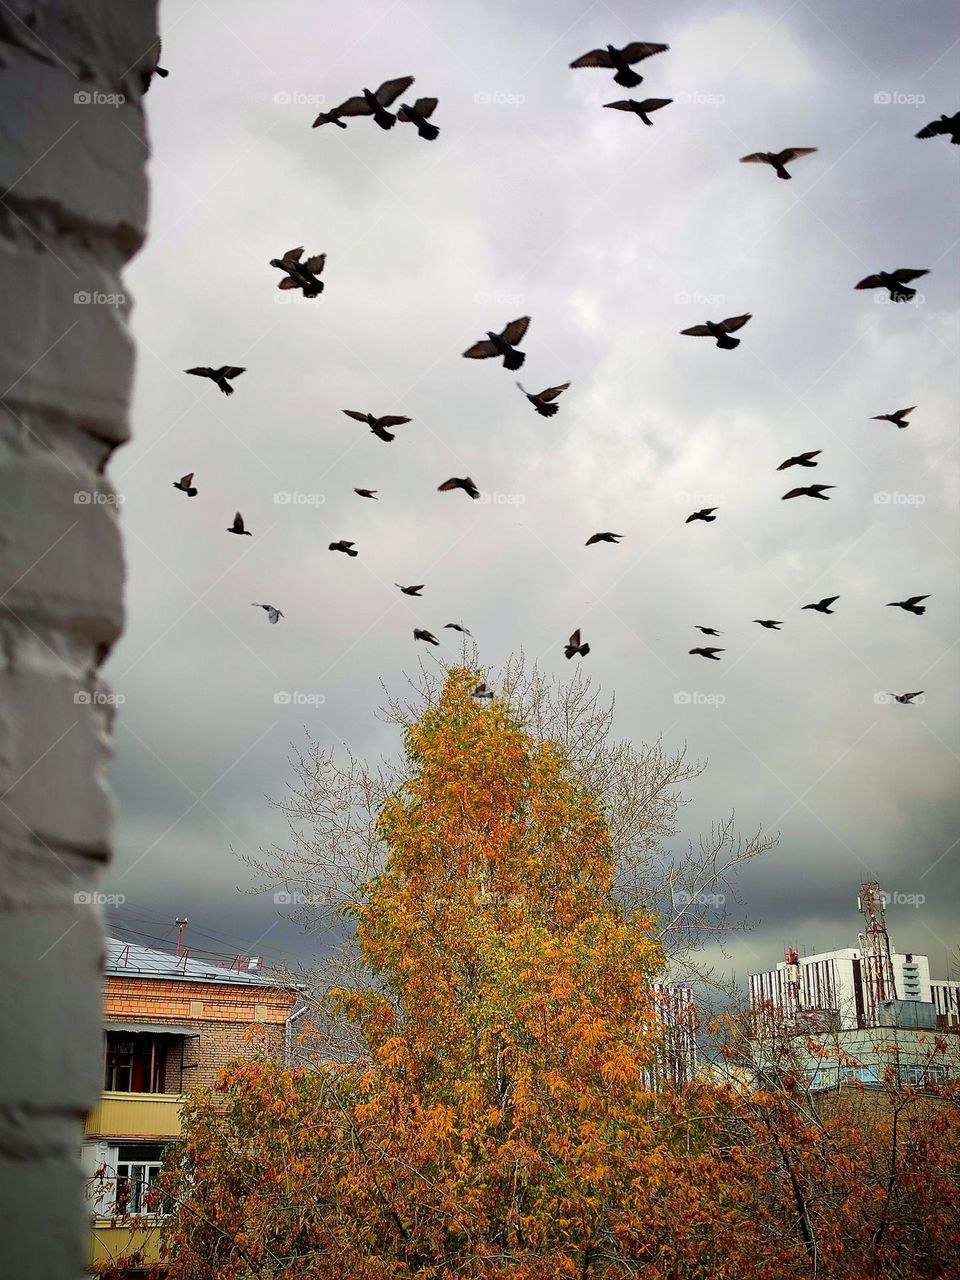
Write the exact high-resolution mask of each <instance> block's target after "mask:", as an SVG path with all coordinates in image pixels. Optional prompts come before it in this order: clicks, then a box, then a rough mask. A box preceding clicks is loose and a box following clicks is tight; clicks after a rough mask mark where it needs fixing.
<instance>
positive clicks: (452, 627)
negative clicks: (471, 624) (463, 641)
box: [443, 622, 473, 636]
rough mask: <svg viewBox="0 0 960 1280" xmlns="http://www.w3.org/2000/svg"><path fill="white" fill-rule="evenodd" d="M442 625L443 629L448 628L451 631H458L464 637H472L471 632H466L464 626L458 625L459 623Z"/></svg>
mask: <svg viewBox="0 0 960 1280" xmlns="http://www.w3.org/2000/svg"><path fill="white" fill-rule="evenodd" d="M443 625H444V628H447V627H449V628H450V630H451V631H459V632H460V633H461V634H462V635H465V636H472V635H473V632H472V631H468V630H467V628H466V627H465V626H463V625H462V623H459V622H445V623H444V624H443Z"/></svg>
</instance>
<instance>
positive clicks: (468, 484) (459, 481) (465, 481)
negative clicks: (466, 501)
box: [437, 476, 480, 498]
mask: <svg viewBox="0 0 960 1280" xmlns="http://www.w3.org/2000/svg"><path fill="white" fill-rule="evenodd" d="M452 489H462V490H463V492H464V493H467V494H469V495H470V497H471V498H479V497H480V490H479V489H478V488H477V486H476V485H475V484H474V483H473V481H472V480H471V479H470V477H469V476H451V477H450V479H449V480H444V482H443V484H438V485H437V493H449V492H450V491H451V490H452Z"/></svg>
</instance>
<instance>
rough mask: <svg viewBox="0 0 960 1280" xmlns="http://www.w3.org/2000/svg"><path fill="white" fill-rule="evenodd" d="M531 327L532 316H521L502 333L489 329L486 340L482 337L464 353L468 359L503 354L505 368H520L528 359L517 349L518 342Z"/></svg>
mask: <svg viewBox="0 0 960 1280" xmlns="http://www.w3.org/2000/svg"><path fill="white" fill-rule="evenodd" d="M529 327H530V317H529V316H521V317H520V318H519V320H511V321H510V323H509V324H508V325H507V326H506V327H505V328H504V330H503V331H502V333H492V332H491V331H490V330H489V329H488V330H487V337H486V340H484V339H481V340H480V341H479V342H475V343H474V344H473V346H472V347H468V348H467V350H466V351H465V352H464V353H463V354H464V358H465V359H467V360H489V359H490V358H491V357H494V356H503V367H504V368H505V369H519V368H520V366H521V365H522V364H523V362H524V360H526V358H527V357H526V356H525V355H524V353H523V352H522V351H517V350H516V347H517V344H518V343H520V342H522V341H523V338H524V334H525V333H526V332H527V329H528V328H529Z"/></svg>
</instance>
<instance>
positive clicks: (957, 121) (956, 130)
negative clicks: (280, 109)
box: [157, 67, 960, 146]
mask: <svg viewBox="0 0 960 1280" xmlns="http://www.w3.org/2000/svg"><path fill="white" fill-rule="evenodd" d="M159 70H160V68H159V67H158V68H157V71H158V72H159ZM940 135H943V136H945V137H948V138H949V139H950V141H951V142H952V143H953V145H954V146H958V145H960V111H955V112H954V113H953V115H952V116H946V115H944V116H940V118H939V119H938V120H931V121H930V123H929V124H925V125H924V126H923V128H922V129H921V130H920V132H919V133H918V134H917V135H916V136H917V137H918V138H936V137H938V136H940Z"/></svg>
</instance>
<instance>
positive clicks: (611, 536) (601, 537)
mask: <svg viewBox="0 0 960 1280" xmlns="http://www.w3.org/2000/svg"><path fill="white" fill-rule="evenodd" d="M622 537H623V534H622V533H592V534H591V535H590V537H589V538H588V539H587V540H586V542H585V543H584V544H583V545H584V546H585V547H592V546H593V544H594V543H595V542H613V543H617V542H619V541H620V539H621V538H622Z"/></svg>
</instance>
